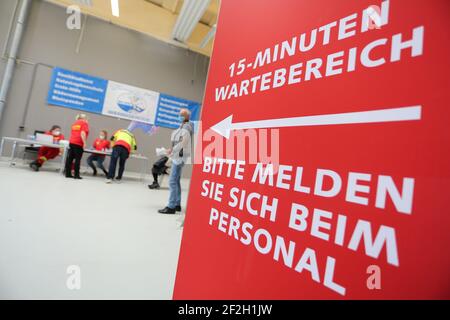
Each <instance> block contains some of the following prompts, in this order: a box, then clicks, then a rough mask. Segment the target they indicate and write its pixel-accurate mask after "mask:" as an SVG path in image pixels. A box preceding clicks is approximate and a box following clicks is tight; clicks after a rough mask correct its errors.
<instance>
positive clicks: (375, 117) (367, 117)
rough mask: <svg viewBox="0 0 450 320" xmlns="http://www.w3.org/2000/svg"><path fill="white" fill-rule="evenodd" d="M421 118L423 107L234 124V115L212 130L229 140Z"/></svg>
mask: <svg viewBox="0 0 450 320" xmlns="http://www.w3.org/2000/svg"><path fill="white" fill-rule="evenodd" d="M421 116H422V106H412V107H403V108H394V109H380V110H372V111H360V112H348V113H336V114H324V115H316V116H304V117H294V118H281V119H270V120H258V121H248V122H233V115H231V116H229V117H228V118H226V119H224V120H222V121H220V122H219V123H218V124H216V125H214V126H212V127H211V129H212V130H214V131H215V132H217V133H218V134H220V135H221V136H223V137H225V138H227V139H228V138H229V137H230V134H231V131H233V130H243V129H263V128H283V127H308V126H327V125H339V124H358V123H359V124H361V123H378V122H394V121H414V120H420V119H421Z"/></svg>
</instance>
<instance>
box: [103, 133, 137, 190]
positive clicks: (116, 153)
mask: <svg viewBox="0 0 450 320" xmlns="http://www.w3.org/2000/svg"><path fill="white" fill-rule="evenodd" d="M111 141H112V145H113V146H114V147H113V152H112V155H111V162H110V163H109V171H108V178H107V180H106V183H111V182H112V181H113V180H114V177H115V175H116V166H117V161H118V160H119V173H118V175H117V177H116V181H117V182H120V181H122V177H123V172H124V171H125V163H126V161H127V159H128V158H129V157H130V153H131V152H132V151H136V150H137V145H136V138H135V136H134V134H133V133H131V132H130V131H128V130H125V129H121V130H118V131H117V132H116V133H115V134H114V135H113V136H112V137H111Z"/></svg>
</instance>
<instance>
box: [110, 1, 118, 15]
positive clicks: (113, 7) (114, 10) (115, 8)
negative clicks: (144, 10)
mask: <svg viewBox="0 0 450 320" xmlns="http://www.w3.org/2000/svg"><path fill="white" fill-rule="evenodd" d="M111 10H112V15H113V16H114V17H119V16H120V9H119V0H111Z"/></svg>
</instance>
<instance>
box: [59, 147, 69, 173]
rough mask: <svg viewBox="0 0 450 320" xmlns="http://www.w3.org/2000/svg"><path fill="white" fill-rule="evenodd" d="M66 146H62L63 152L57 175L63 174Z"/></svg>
mask: <svg viewBox="0 0 450 320" xmlns="http://www.w3.org/2000/svg"><path fill="white" fill-rule="evenodd" d="M67 149H68V147H67V146H64V151H63V154H62V157H61V158H62V159H61V168H60V169H59V174H63V173H64V168H65V166H66V159H67Z"/></svg>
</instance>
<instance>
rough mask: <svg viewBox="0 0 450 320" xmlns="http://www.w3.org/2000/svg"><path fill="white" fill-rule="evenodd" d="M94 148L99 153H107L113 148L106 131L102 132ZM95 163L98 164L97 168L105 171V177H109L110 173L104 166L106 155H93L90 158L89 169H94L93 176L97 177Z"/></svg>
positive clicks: (88, 160)
mask: <svg viewBox="0 0 450 320" xmlns="http://www.w3.org/2000/svg"><path fill="white" fill-rule="evenodd" d="M93 147H94V149H95V150H97V151H106V150H108V149H110V148H111V142H109V140H108V133H107V132H106V130H102V131H100V135H99V137H98V138H97V139H95V141H94V144H93ZM94 162H96V163H97V166H98V167H99V168H100V169H101V170H102V171H103V173H104V174H105V176H107V175H108V171H106V169H105V167H104V166H103V162H105V155H103V154H95V153H94V154H91V155H90V156H89V158H88V159H87V163H88V165H89V167H91V168H92V170H93V171H94V172H93V175H94V176H96V175H97V168H96V167H95V164H94Z"/></svg>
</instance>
